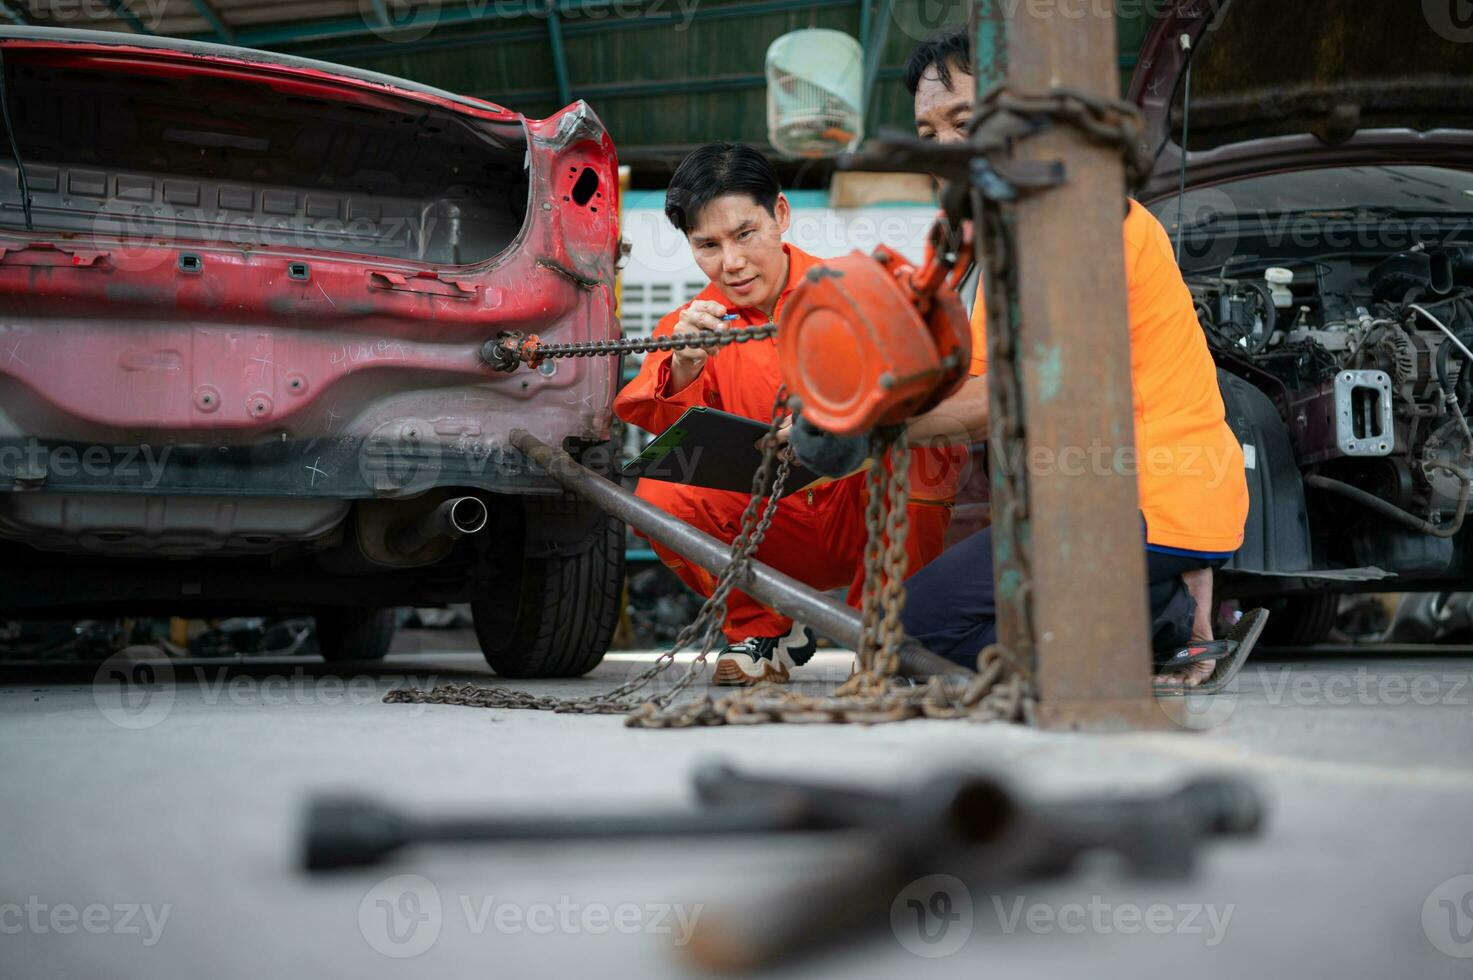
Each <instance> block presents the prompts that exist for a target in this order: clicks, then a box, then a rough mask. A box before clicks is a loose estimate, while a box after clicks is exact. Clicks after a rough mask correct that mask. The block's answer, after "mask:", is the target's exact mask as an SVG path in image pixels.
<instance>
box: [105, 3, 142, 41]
mask: <svg viewBox="0 0 1473 980" xmlns="http://www.w3.org/2000/svg"><path fill="white" fill-rule="evenodd" d="M107 5H108V7H110V8H112V12H113V14H114V15H115V16H116V17H117V18H118V20H121V21H122V22H123V23H125V24H127V25H128V26H129V27H131V28H132V29H133V33H134V34H147V35H148V36H150V37H152V36H153V31H151V30H149V29H148V25H147V24H145V23H144V22H143V19H142V18H141V17H139V16H138V15H137V14H135V13H134V12H133V11H132V10H130V9H128V0H107Z"/></svg>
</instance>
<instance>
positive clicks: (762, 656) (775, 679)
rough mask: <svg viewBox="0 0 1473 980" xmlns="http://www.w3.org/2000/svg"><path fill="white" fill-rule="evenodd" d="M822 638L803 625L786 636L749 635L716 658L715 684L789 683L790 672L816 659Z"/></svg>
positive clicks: (744, 685) (727, 685)
mask: <svg viewBox="0 0 1473 980" xmlns="http://www.w3.org/2000/svg"><path fill="white" fill-rule="evenodd" d="M817 650H818V637H817V636H815V635H814V633H813V630H811V629H809V628H808V627H807V626H804V625H802V624H801V623H794V624H793V628H792V629H790V630H788V632H787V633H785V634H783V635H782V636H749V637H747V638H746V639H745V640H743V641H742V642H740V643H733V644H731V645H730V646H728V647H727V648H726V649H725V650H722V651H721V655H720V656H718V657H717V658H716V674H715V676H714V677H713V678H712V679H711V683H712V684H715V685H717V686H719V687H748V686H750V685H752V684H760V683H762V682H763V681H767V682H769V683H773V684H786V683H787V682H788V671H789V670H790V669H792V668H793V667H801V666H803V665H804V664H806V663H807V662H808V661H810V660H812V659H813V654H814V653H815V652H817Z"/></svg>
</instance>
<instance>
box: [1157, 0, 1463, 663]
mask: <svg viewBox="0 0 1473 980" xmlns="http://www.w3.org/2000/svg"><path fill="white" fill-rule="evenodd" d="M1436 7H1437V5H1435V4H1432V5H1425V4H1415V3H1412V4H1399V3H1385V2H1376V0H1305V2H1300V3H1294V4H1284V3H1274V2H1269V0H1235V2H1233V3H1231V4H1216V3H1213V4H1205V3H1204V4H1196V5H1192V6H1191V7H1190V8H1183V11H1182V12H1180V13H1177V14H1174V15H1172V16H1169V17H1167V18H1165V19H1164V20H1162V21H1161V22H1160V23H1158V24H1157V25H1156V28H1155V30H1154V31H1153V33H1152V34H1151V35H1150V37H1148V39H1147V40H1146V43H1145V45H1144V47H1143V49H1142V51H1141V55H1140V61H1139V65H1138V68H1137V70H1136V73H1135V76H1134V79H1133V81H1132V84H1131V87H1130V98H1131V99H1132V101H1135V102H1136V103H1138V104H1140V105H1141V106H1142V107H1143V108H1144V110H1145V112H1146V116H1147V121H1148V139H1149V141H1150V146H1151V147H1155V148H1159V154H1158V158H1157V167H1156V170H1155V173H1154V175H1153V176H1152V178H1151V180H1150V182H1149V184H1148V185H1147V186H1146V188H1145V189H1144V191H1143V192H1142V194H1141V195H1140V196H1141V199H1142V201H1143V202H1144V203H1146V204H1147V205H1148V206H1149V207H1150V208H1151V209H1152V211H1153V212H1154V213H1155V214H1156V215H1157V217H1158V218H1160V219H1161V221H1162V222H1163V224H1165V225H1166V227H1167V228H1168V229H1169V230H1170V231H1171V233H1172V235H1173V237H1174V238H1175V239H1176V241H1177V242H1178V245H1179V247H1180V249H1181V266H1182V270H1183V273H1184V275H1185V277H1186V280H1187V283H1188V285H1189V286H1190V288H1191V290H1192V294H1193V296H1194V298H1195V300H1196V304H1197V312H1198V316H1199V319H1200V320H1201V322H1202V326H1203V329H1204V330H1205V331H1206V334H1207V337H1208V340H1209V342H1210V345H1211V347H1212V350H1213V354H1214V356H1215V358H1216V360H1217V363H1218V366H1219V368H1220V376H1221V379H1222V389H1223V395H1224V401H1225V403H1226V405H1227V410H1228V419H1229V422H1230V424H1231V425H1232V426H1233V428H1234V431H1235V432H1236V433H1237V435H1238V437H1239V439H1240V441H1241V442H1242V443H1243V449H1244V455H1245V458H1246V462H1247V466H1248V481H1249V488H1250V496H1251V510H1250V514H1249V520H1248V527H1247V536H1246V541H1245V544H1244V546H1243V549H1242V550H1241V551H1240V552H1239V553H1238V555H1237V556H1236V557H1235V558H1234V559H1233V561H1232V563H1231V564H1230V565H1229V566H1228V569H1227V571H1226V573H1225V574H1224V575H1223V576H1222V577H1221V586H1222V588H1223V589H1224V591H1225V593H1226V594H1227V595H1231V596H1238V597H1243V598H1253V599H1254V600H1255V601H1267V602H1268V604H1270V605H1271V606H1273V607H1274V608H1275V610H1276V614H1275V617H1274V622H1273V624H1272V625H1271V626H1270V630H1272V631H1274V636H1273V637H1271V639H1274V640H1277V641H1279V642H1292V643H1313V642H1316V641H1319V640H1321V639H1323V638H1324V637H1325V636H1326V634H1327V633H1328V631H1329V629H1330V627H1331V625H1332V623H1333V621H1334V616H1335V612H1336V608H1337V604H1338V601H1339V597H1340V595H1342V594H1344V593H1348V592H1358V591H1377V592H1418V591H1456V590H1460V589H1466V588H1467V587H1468V583H1469V582H1470V581H1473V537H1470V535H1473V522H1470V521H1467V520H1466V511H1467V507H1468V494H1469V481H1470V479H1473V435H1470V431H1469V419H1473V48H1470V46H1469V45H1468V44H1467V43H1464V42H1465V41H1466V40H1468V39H1467V38H1462V37H1460V36H1458V32H1457V31H1456V30H1455V29H1454V25H1452V24H1445V23H1442V22H1440V21H1439V20H1438V18H1437V17H1435V16H1433V13H1435V12H1436V11H1434V10H1433V8H1436ZM1411 52H1415V57H1412V56H1411V54H1410V53H1411ZM1189 62H1190V64H1191V84H1190V87H1189V86H1188V85H1187V84H1186V71H1185V69H1186V66H1187V64H1188V63H1189ZM1188 90H1190V92H1191V97H1190V99H1188V98H1187V92H1188ZM1184 143H1185V150H1184V149H1183V144H1184ZM1179 181H1184V182H1185V186H1186V193H1185V195H1179V194H1178V186H1179Z"/></svg>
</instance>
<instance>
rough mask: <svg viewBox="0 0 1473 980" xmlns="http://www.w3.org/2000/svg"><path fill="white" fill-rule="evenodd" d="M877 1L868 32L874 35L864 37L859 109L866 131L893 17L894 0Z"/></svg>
mask: <svg viewBox="0 0 1473 980" xmlns="http://www.w3.org/2000/svg"><path fill="white" fill-rule="evenodd" d="M879 2H880V3H881V4H882V6H881V7H880V16H879V20H878V22H877V23H873V24H871V25H870V33H871V34H873V35H874V36H873V37H869V38H865V42H864V43H865V49H864V104H863V106H862V107H861V109H860V111H861V112H863V113H864V118H865V120H866V126H865V129H866V131H867V130H868V128H869V127H868V120H869V118H870V116H871V115H872V113H871V111H870V107H871V106H873V105H874V101H875V82H876V81H877V80H878V79H879V77H880V59H881V58H882V57H884V53H885V42H887V41H889V40H890V21H892V20H894V18H895V0H879Z"/></svg>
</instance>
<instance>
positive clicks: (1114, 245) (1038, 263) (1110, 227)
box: [976, 0, 1164, 730]
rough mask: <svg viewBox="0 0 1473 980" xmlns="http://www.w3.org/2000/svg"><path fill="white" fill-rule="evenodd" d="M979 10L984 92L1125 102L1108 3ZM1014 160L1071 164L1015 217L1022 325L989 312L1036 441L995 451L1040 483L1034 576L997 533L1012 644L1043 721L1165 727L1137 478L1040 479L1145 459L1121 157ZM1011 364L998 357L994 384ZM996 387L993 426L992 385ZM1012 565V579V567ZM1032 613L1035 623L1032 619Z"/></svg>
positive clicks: (1030, 516) (1076, 152)
mask: <svg viewBox="0 0 1473 980" xmlns="http://www.w3.org/2000/svg"><path fill="white" fill-rule="evenodd" d="M976 4H977V6H976V10H977V13H978V15H979V17H978V20H977V35H976V43H977V47H976V52H977V59H976V60H977V64H978V66H979V70H978V75H977V80H978V88H979V95H980V94H981V92H983V91H985V90H986V89H987V88H989V87H990V86H991V84H992V83H993V82H995V81H1002V80H1005V81H1006V82H1007V83H1008V84H1009V85H1010V86H1011V87H1012V88H1013V89H1014V90H1016V91H1019V92H1025V93H1043V92H1046V91H1048V90H1050V89H1052V88H1055V87H1066V88H1073V89H1076V90H1079V91H1083V92H1086V93H1090V94H1093V95H1096V96H1099V97H1101V98H1110V97H1114V96H1115V93H1116V90H1117V88H1118V85H1119V78H1118V67H1117V64H1116V53H1115V22H1114V19H1113V17H1111V16H1109V12H1108V9H1107V10H1106V11H1105V12H1104V13H1105V15H1104V16H1100V13H1101V12H1100V11H1099V10H1098V9H1097V7H1098V5H1096V8H1090V9H1089V12H1087V13H1085V15H1084V16H1072V15H1071V16H1067V17H1066V16H1062V15H1060V14H1059V13H1058V11H1057V10H1054V11H1053V12H1052V13H1050V14H1044V13H1041V12H1031V13H1025V12H1023V11H1021V10H1017V11H1016V15H1015V16H1011V17H1007V16H1005V15H1004V11H1006V10H1012V9H1015V8H1016V5H1015V4H1010V3H1007V2H1004V0H976ZM1107 6H1108V5H1107ZM1075 13H1077V12H1075ZM1015 156H1016V158H1017V159H1019V160H1032V161H1052V160H1060V161H1063V162H1064V165H1065V168H1066V172H1067V181H1066V183H1064V184H1063V185H1062V186H1059V187H1056V188H1053V189H1050V190H1047V191H1044V192H1041V193H1036V194H1031V195H1024V196H1023V197H1022V198H1021V199H1019V200H1018V201H1016V202H1015V203H1012V204H1009V205H1007V206H1006V207H1005V210H1004V222H1005V224H1006V225H1008V226H1010V227H1011V234H1012V236H1013V242H1012V244H1013V255H1012V257H1013V268H1012V275H1011V287H1012V288H1011V291H1010V299H1011V305H1012V312H1013V314H1014V323H1011V324H1010V323H1006V322H1001V323H1000V322H997V321H996V319H995V318H989V319H990V322H989V325H988V326H989V333H990V335H991V336H990V340H991V344H990V347H991V350H993V351H997V350H999V349H1000V346H999V343H1000V342H1001V341H1003V340H1005V339H1010V340H1011V345H1010V347H1011V349H1012V350H1013V351H1015V352H1016V354H1015V359H1014V362H1013V363H1014V364H1015V365H1016V374H1015V377H1016V379H1017V383H1018V388H1019V395H1020V402H1021V407H1022V418H1023V432H1024V435H1023V444H1022V445H1008V444H1007V439H1006V438H1005V437H1002V436H1000V434H999V433H998V432H997V431H996V428H994V437H993V438H994V442H995V443H1000V444H995V445H994V447H993V448H994V455H993V459H994V461H995V462H997V461H999V460H1003V461H1013V462H1014V463H1015V464H1017V465H1022V466H1023V467H1024V472H1025V473H1027V474H1028V476H1027V478H1026V510H1025V514H1026V516H1025V517H1024V519H1023V520H1022V521H1021V522H1020V531H1021V534H1020V535H1019V536H1018V542H1017V544H1018V545H1020V546H1021V550H1022V552H1023V556H1022V557H1023V559H1024V560H1023V563H1022V567H1023V568H1024V569H1026V573H1027V577H1026V579H1025V580H1024V581H1022V582H1020V581H1019V580H1018V576H1017V574H1016V569H1017V567H1018V563H1017V562H1016V561H1012V562H1010V561H1009V559H1010V557H1011V556H1010V555H1008V554H1006V553H1005V551H1006V549H1008V548H1009V547H1010V546H1009V543H1008V542H1007V541H1006V540H1005V539H1004V536H1002V535H1000V534H998V533H997V530H996V528H995V529H994V535H995V539H994V540H995V543H996V547H997V551H998V553H997V555H996V559H997V560H996V567H997V570H998V581H997V587H998V595H999V602H998V609H999V624H998V626H999V638H1000V640H1001V641H1002V642H1004V643H1007V642H1009V641H1010V640H1011V641H1013V642H1015V643H1017V642H1019V641H1021V646H1020V649H1024V650H1027V649H1031V650H1032V651H1033V653H1034V670H1035V681H1036V691H1037V694H1038V697H1039V713H1038V717H1039V722H1040V724H1041V725H1044V726H1045V727H1050V728H1081V729H1089V730H1110V729H1124V728H1140V727H1156V726H1157V725H1160V724H1163V723H1164V716H1162V715H1161V714H1160V713H1159V712H1158V711H1157V710H1156V708H1155V705H1154V701H1153V699H1152V697H1151V688H1150V669H1151V668H1150V646H1149V641H1148V622H1147V603H1146V596H1145V583H1146V572H1145V557H1144V554H1143V548H1142V537H1141V524H1140V517H1139V502H1138V500H1137V495H1136V481H1135V476H1134V472H1133V470H1132V471H1131V472H1126V473H1121V472H1115V471H1114V468H1113V467H1102V468H1101V470H1102V471H1099V472H1096V471H1094V468H1093V467H1090V466H1085V467H1081V468H1080V469H1083V470H1084V472H1083V473H1082V474H1081V475H1072V473H1073V470H1072V469H1071V470H1069V471H1068V472H1067V473H1066V472H1061V470H1062V467H1057V466H1055V467H1050V468H1049V469H1048V471H1047V472H1041V471H1040V467H1039V466H1036V465H1034V461H1035V460H1040V459H1043V458H1045V456H1046V457H1047V458H1049V459H1054V460H1057V459H1059V458H1060V457H1059V453H1061V452H1062V451H1064V450H1066V449H1071V448H1076V447H1077V451H1084V452H1086V453H1088V451H1089V450H1090V449H1091V448H1092V447H1094V446H1107V447H1110V448H1111V449H1113V450H1119V451H1121V452H1124V451H1127V450H1133V445H1134V426H1133V419H1134V414H1133V405H1132V394H1131V377H1130V332H1129V324H1128V321H1127V311H1126V291H1125V282H1124V268H1125V260H1124V245H1123V237H1122V229H1121V221H1122V218H1123V215H1124V213H1125V197H1124V189H1125V178H1124V171H1123V166H1122V162H1121V157H1120V154H1119V152H1118V150H1112V149H1109V148H1106V147H1102V146H1099V145H1097V144H1093V143H1090V142H1089V141H1087V140H1086V139H1085V138H1084V137H1083V136H1082V135H1080V134H1079V133H1078V132H1077V131H1076V130H1074V129H1072V128H1071V127H1070V126H1067V125H1055V126H1052V127H1049V128H1047V129H1046V130H1044V131H1042V132H1040V133H1038V134H1036V135H1033V136H1031V137H1029V138H1028V139H1025V140H1021V141H1020V142H1019V144H1018V149H1017V151H1016V154H1015ZM987 288H988V290H989V293H990V292H991V291H993V290H994V288H999V287H995V286H994V283H993V281H992V277H991V276H990V275H989V278H988V283H987ZM1006 368H1007V365H1006V364H999V363H997V362H996V361H995V360H994V361H990V366H989V372H990V373H992V374H994V375H996V372H998V371H999V370H1004V369H1006ZM990 388H991V395H992V402H993V413H994V422H996V419H997V418H998V415H999V412H1000V407H999V404H998V390H999V389H998V383H997V382H996V379H995V378H994V383H992V384H991V385H990ZM999 451H1000V453H999ZM1035 452H1037V453H1038V455H1037V456H1035V455H1034V454H1035ZM1089 458H1093V457H1089ZM1119 458H1122V457H1121V456H1117V455H1112V456H1111V459H1119ZM1030 471H1031V472H1030ZM993 489H994V496H993V503H992V506H993V513H994V515H997V514H999V513H1003V512H1005V510H1006V509H1007V508H1008V507H1009V506H1010V501H1009V500H1008V494H1009V492H1010V490H1009V487H1008V486H1007V485H1006V484H1005V483H1002V482H1000V481H999V479H998V477H997V476H996V475H995V476H994V487H993ZM999 490H1001V491H1002V493H1003V498H1002V499H999V498H998V496H997V492H998V491H999ZM1009 565H1011V566H1012V568H1013V569H1014V573H1013V574H1011V575H1010V574H1009V572H1008V571H1006V570H1005V569H1006V568H1007V567H1008V566H1009ZM1020 588H1021V589H1024V590H1026V598H1027V600H1029V601H1027V602H1021V603H1017V604H1014V603H1012V602H1009V601H1008V599H1009V598H1010V597H1011V596H1013V595H1015V594H1023V593H1020V592H1019V590H1020ZM1029 606H1031V622H1028V621H1025V620H1026V619H1028V618H1029V615H1028V612H1027V610H1028V608H1029Z"/></svg>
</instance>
